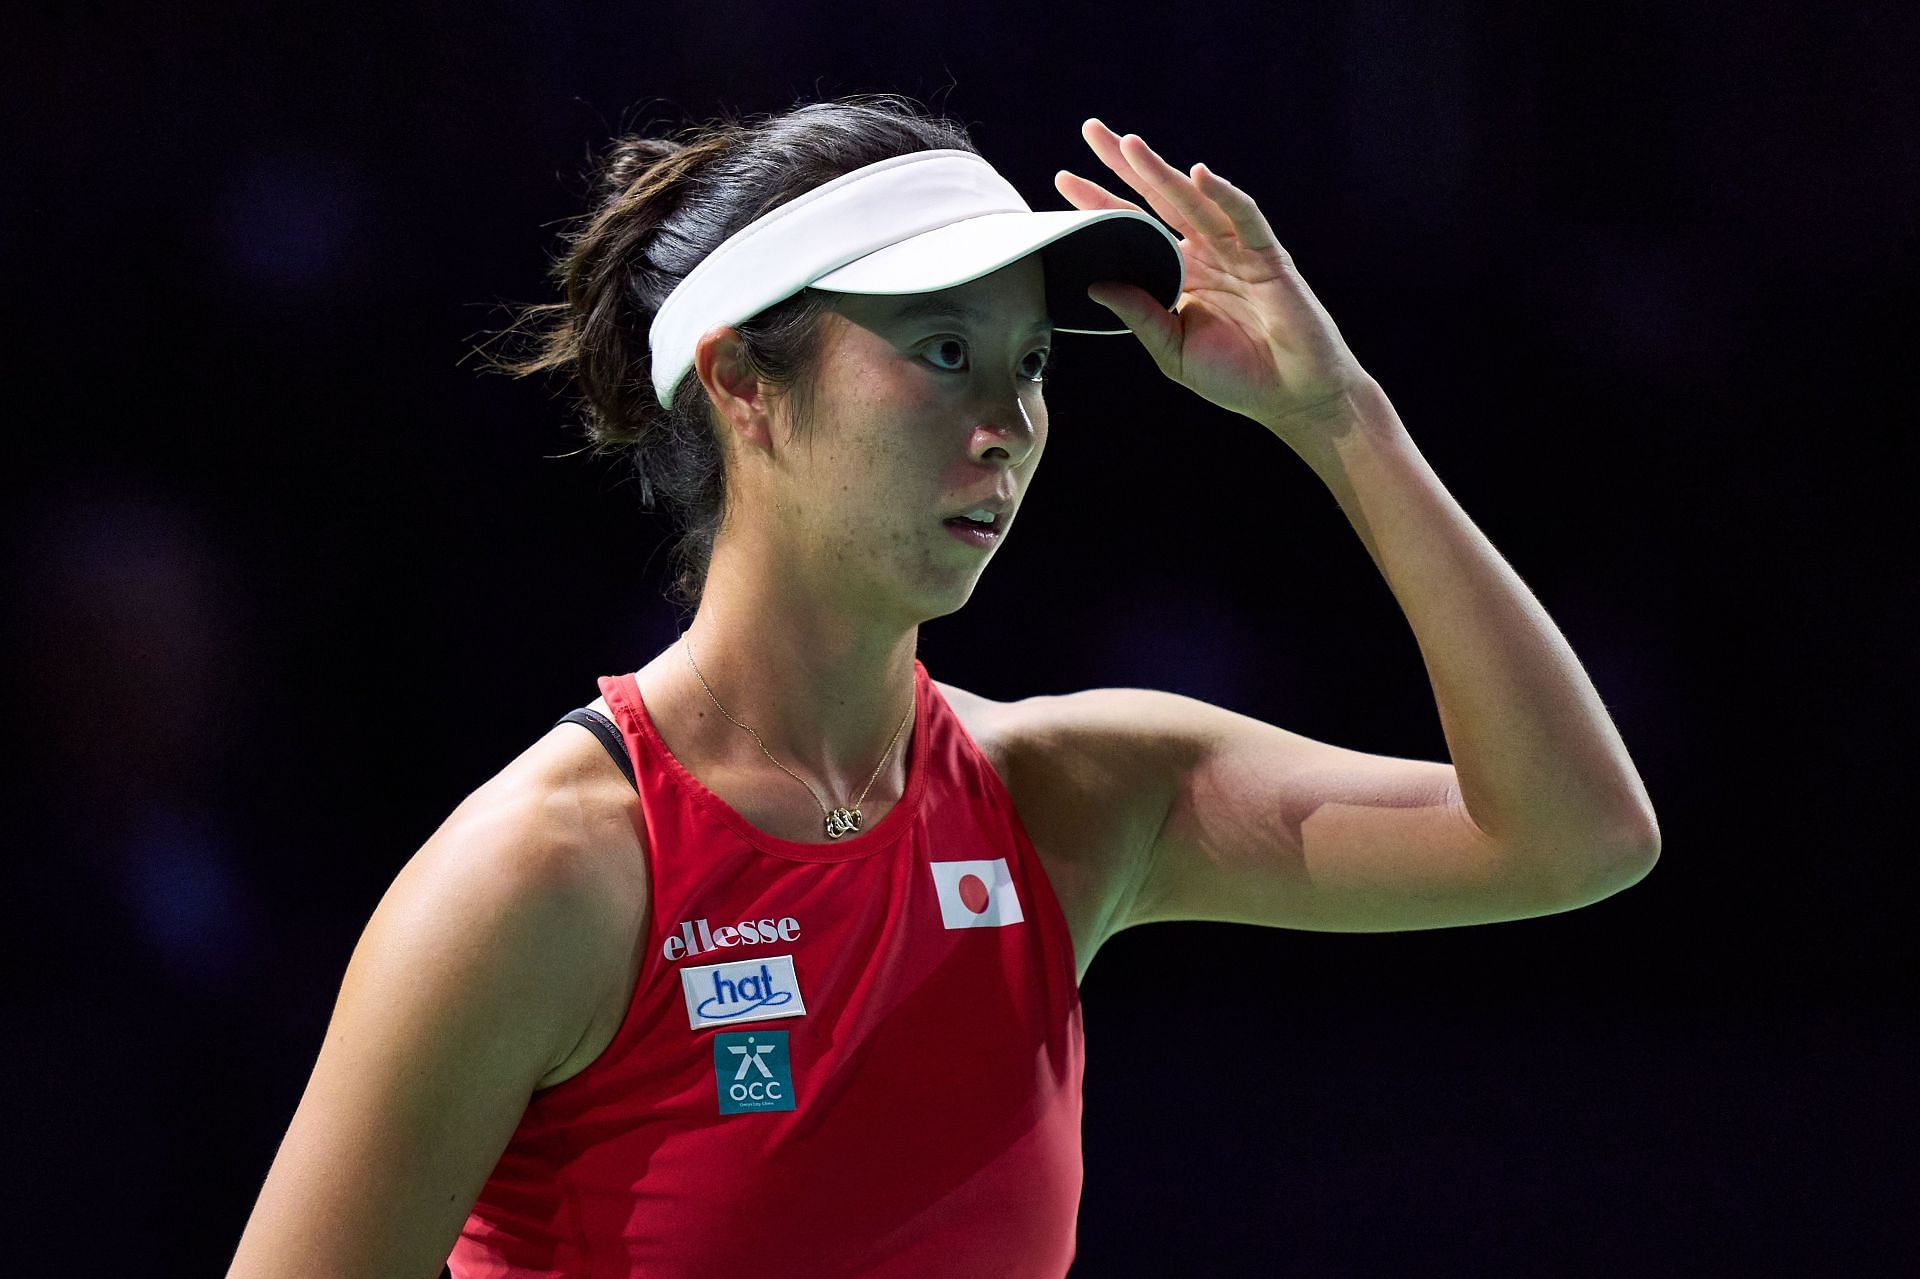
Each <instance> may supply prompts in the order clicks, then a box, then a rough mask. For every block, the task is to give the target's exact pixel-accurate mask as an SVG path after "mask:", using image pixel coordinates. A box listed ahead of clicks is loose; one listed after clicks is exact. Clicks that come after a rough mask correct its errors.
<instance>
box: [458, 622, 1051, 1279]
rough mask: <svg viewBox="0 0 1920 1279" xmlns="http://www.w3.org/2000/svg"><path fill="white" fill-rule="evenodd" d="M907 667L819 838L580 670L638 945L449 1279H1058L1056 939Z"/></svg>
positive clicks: (1021, 834) (627, 681) (943, 723)
mask: <svg viewBox="0 0 1920 1279" xmlns="http://www.w3.org/2000/svg"><path fill="white" fill-rule="evenodd" d="M913 667H914V698H915V714H914V719H913V723H912V725H911V726H910V728H909V730H908V731H909V733H910V734H911V737H910V743H909V744H910V750H909V756H908V767H907V781H906V790H905V793H904V794H903V795H902V796H901V798H900V801H899V802H898V803H896V804H895V805H894V806H893V808H891V809H890V810H889V811H888V812H887V813H886V814H885V815H884V816H882V817H881V818H880V820H879V821H878V822H876V823H875V824H874V825H873V826H872V827H871V828H869V829H867V830H865V831H862V832H859V833H857V834H853V835H848V836H846V837H844V838H841V839H839V840H836V841H833V842H830V843H828V842H822V843H801V842H797V841H793V840H787V839H780V838H777V837H775V836H772V835H769V834H766V833H764V832H762V831H760V830H758V829H756V828H755V827H754V826H753V825H752V824H750V823H749V822H748V821H747V820H746V818H744V817H743V816H741V814H740V813H738V812H737V811H735V810H734V809H733V808H732V807H731V806H730V805H728V804H727V803H726V802H725V801H724V800H722V799H721V798H720V797H719V796H718V795H715V794H714V793H713V792H711V791H709V790H708V789H707V788H706V787H705V786H703V785H702V784H701V783H700V782H699V780H698V779H696V778H695V777H694V776H693V775H692V774H691V773H689V772H688V771H687V770H686V769H685V768H684V767H683V766H682V765H681V763H680V761H679V760H677V759H675V758H674V757H673V755H672V753H671V752H669V751H668V750H667V748H666V745H665V743H664V742H662V740H661V738H660V734H659V732H658V731H657V729H656V728H655V726H654V723H653V721H652V719H651V717H650V716H649V714H648V712H647V708H646V704H645V703H644V702H643V701H642V699H641V696H640V689H639V685H638V683H637V682H636V680H635V678H634V676H633V675H632V674H627V675H621V676H605V677H602V678H601V679H600V680H599V681H598V682H599V687H600V692H601V694H602V695H603V696H604V697H605V698H606V700H607V705H608V707H609V709H610V710H611V711H612V721H611V723H609V722H608V721H607V719H606V717H603V716H599V715H597V714H596V713H595V712H591V711H587V712H585V713H584V714H583V713H582V712H581V711H574V712H570V713H569V714H568V715H567V716H566V717H564V719H565V720H574V721H576V722H581V723H583V724H586V725H587V726H588V727H590V728H592V729H593V730H594V731H595V732H596V733H598V734H599V735H600V736H601V738H602V740H603V741H604V742H606V743H607V745H608V748H609V750H610V751H612V752H613V754H614V758H615V760H616V761H617V762H619V763H620V764H621V765H622V767H623V769H624V770H625V771H627V772H628V775H629V780H632V781H633V782H634V785H635V789H636V791H637V797H636V802H635V805H634V811H633V820H634V822H635V824H636V826H637V827H639V828H640V830H641V832H642V834H643V836H644V839H643V845H644V848H645V856H646V869H647V876H648V883H649V885H650V889H651V892H650V902H649V916H648V920H647V924H646V930H647V936H646V939H645V950H644V952H643V958H642V960H641V964H640V971H639V977H638V980H637V981H636V983H635V985H634V989H633V995H632V1000H631V1002H630V1004H629V1006H628V1008H627V1013H626V1019H625V1020H624V1021H623V1022H622V1023H621V1026H620V1028H619V1030H618V1032H617V1033H616V1034H615V1036H614V1038H613V1040H612V1042H611V1043H610V1044H608V1046H607V1048H606V1050H605V1051H604V1052H602V1053H601V1054H600V1055H599V1057H597V1058H596V1059H595V1060H594V1061H593V1062H592V1063H591V1064H589V1065H588V1066H587V1067H586V1068H585V1069H584V1070H582V1071H580V1072H579V1073H578V1074H576V1075H574V1076H573V1077H572V1078H570V1079H566V1080H563V1081H561V1082H560V1083H558V1084H556V1085H554V1086H553V1087H551V1088H547V1089H543V1090H540V1091H537V1092H535V1093H534V1094H533V1097H532V1099H531V1101H530V1102H529V1103H528V1106H527V1109H526V1113H525V1114H524V1116H523V1117H522V1118H521V1121H520V1125H519V1127H518V1128H517V1129H516V1130H515V1131H514V1134H513V1136H512V1138H511V1140H510V1141H509V1143H508V1145H507V1148H506V1150H505V1151H504V1153H502V1155H501V1156H500V1160H499V1163H498V1164H497V1165H496V1166H495V1168H494V1170H493V1173H492V1175H491V1176H490V1177H489V1178H488V1180H487V1183H486V1185H485V1186H484V1187H483V1188H482V1190H481V1192H480V1195H479V1198H478V1200H477V1201H476V1202H475V1204H474V1207H473V1211H472V1213H471V1215H470V1216H469V1217H468V1219H467V1222H466V1224H465V1226H464V1227H463V1228H462V1230H461V1234H460V1238H459V1240H458V1241H457V1242H456V1244H455V1246H454V1249H453V1254H452V1256H451V1257H449V1258H448V1266H449V1268H450V1270H451V1272H452V1275H453V1279H530V1277H531V1276H536V1275H537V1276H569V1277H572V1276H578V1277H580V1279H587V1277H589V1276H591V1277H593V1279H605V1277H610V1276H629V1275H632V1276H647V1277H648V1279H694V1277H696V1276H699V1277H705V1276H718V1275H732V1274H749V1273H768V1274H778V1275H780V1276H781V1277H782V1279H802V1277H803V1276H813V1275H819V1276H827V1275H832V1276H848V1275H862V1276H915V1277H916V1279H937V1277H939V1276H969V1277H975V1279H977V1277H978V1276H981V1275H992V1276H995V1279H1024V1277H1026V1276H1035V1277H1038V1276H1051V1277H1057V1276H1060V1275H1064V1274H1065V1273H1066V1271H1067V1267H1068V1264H1069V1262H1070V1261H1071V1260H1072V1258H1073V1254H1074V1243H1075V1239H1074V1224H1075V1215H1076V1212H1077V1210H1078V1206H1079V1199H1080V1189H1081V1149H1080V1118H1081V1079H1082V1072H1083V1067H1084V1058H1085V1041H1084V1031H1083V1026H1082V1018H1081V1008H1080V999H1079V990H1078V985H1077V982H1076V980H1075V976H1074V959H1073V943H1072V938H1071V935H1070V934H1069V932H1068V930H1067V923H1066V918H1065V916H1064V914H1063V913H1062V912H1061V909H1060V905H1059V903H1058V901H1057V900H1056V899H1055V897H1054V894H1053V890H1052V888H1051V886H1050V885H1049V883H1048V881H1047V876H1046V872H1045V870H1044V869H1043V868H1042V866H1041V863H1040V860H1039V857H1038V856H1037V855H1036V854H1035V852H1034V848H1033V844H1032V841H1031V840H1029V838H1028V837H1027V833H1026V830H1025V829H1024V827H1023V826H1022V825H1021V822H1020V818H1019V816H1018V814H1017V813H1015V811H1014V808H1013V804H1012V802H1011V800H1010V798H1009V796H1008V793H1007V790H1006V787H1005V786H1004V785H1003V784H1002V782H1001V780H1000V777H999V776H998V774H996V773H995V772H994V770H993V767H992V766H991V765H990V764H989V763H988V762H987V759H986V756H985V755H984V754H982V752H981V750H980V748H979V746H978V744H977V743H975V741H974V740H973V738H972V737H971V736H970V735H969V734H968V733H967V731H966V729H965V728H964V727H963V726H962V725H961V723H960V720H959V717H958V716H957V715H955V714H954V712H953V708H952V707H951V706H950V705H949V704H948V703H947V700H946V698H945V697H943V696H942V695H941V693H940V691H939V689H938V688H937V687H935V685H934V683H933V681H932V679H931V678H930V677H929V676H928V675H927V671H926V668H925V667H924V666H922V665H921V663H920V662H919V661H918V660H916V661H915V662H914V664H913ZM596 721H597V722H596Z"/></svg>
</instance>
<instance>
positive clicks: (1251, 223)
mask: <svg viewBox="0 0 1920 1279" xmlns="http://www.w3.org/2000/svg"><path fill="white" fill-rule="evenodd" d="M1193 180H1194V184H1195V185H1196V186H1198V187H1199V188H1200V189H1201V190H1202V191H1207V192H1210V193H1211V194H1212V196H1213V199H1214V202H1215V203H1216V204H1218V205H1219V206H1220V207H1221V209H1223V210H1225V212H1226V215H1227V216H1228V217H1230V218H1232V219H1233V229H1234V230H1235V231H1236V232H1237V233H1238V234H1239V236H1240V243H1241V244H1243V245H1245V246H1246V247H1247V248H1249V249H1251V250H1252V251H1253V252H1255V253H1265V252H1266V251H1267V250H1269V249H1280V239H1279V237H1278V236H1276V235H1274V233H1273V226H1272V225H1271V224H1270V223H1269V222H1268V221H1267V215H1266V214H1264V213H1262V212H1260V206H1259V205H1257V204H1255V203H1254V202H1253V197H1252V196H1250V195H1248V194H1247V193H1246V192H1245V191H1242V190H1241V189H1240V188H1239V187H1237V186H1235V185H1233V183H1231V182H1229V181H1227V180H1226V179H1225V178H1223V177H1221V176H1220V175H1219V174H1217V173H1215V172H1214V171H1213V170H1212V169H1209V168H1208V167H1207V166H1206V165H1205V164H1196V165H1194V166H1193ZM1280 251H1281V252H1282V253H1285V252H1286V250H1285V249H1280Z"/></svg>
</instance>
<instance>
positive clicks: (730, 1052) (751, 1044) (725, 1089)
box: [713, 1030, 793, 1115]
mask: <svg viewBox="0 0 1920 1279" xmlns="http://www.w3.org/2000/svg"><path fill="white" fill-rule="evenodd" d="M713 1082H714V1085H715V1087H716V1088H717V1089H718V1090H719V1093H720V1113H721V1114H723V1115H740V1114H745V1113H747V1112H749V1111H755V1110H792V1109H793V1065H792V1063H791V1062H790V1061H789V1060H788V1059H787V1032H786V1031H784V1030H732V1031H725V1030H723V1031H721V1032H720V1033H719V1034H717V1035H715V1036H714V1037H713Z"/></svg>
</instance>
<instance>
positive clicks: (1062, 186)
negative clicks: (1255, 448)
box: [1054, 119, 1373, 446]
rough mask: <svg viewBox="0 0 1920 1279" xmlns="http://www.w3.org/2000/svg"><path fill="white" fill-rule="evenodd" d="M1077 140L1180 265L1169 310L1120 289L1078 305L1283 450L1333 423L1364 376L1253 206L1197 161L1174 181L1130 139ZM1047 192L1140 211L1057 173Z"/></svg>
mask: <svg viewBox="0 0 1920 1279" xmlns="http://www.w3.org/2000/svg"><path fill="white" fill-rule="evenodd" d="M1080 132H1081V135H1082V136H1083V137H1085V138H1086V140H1087V145H1089V146H1091V147H1092V148H1093V152H1094V154H1095V155H1097V156H1098V157H1099V158H1100V159H1101V161H1103V162H1104V163H1105V164H1106V166H1107V167H1108V168H1109V169H1112V170H1113V172H1114V173H1115V174H1116V175H1118V176H1119V178H1120V180H1121V181H1122V182H1125V183H1126V184H1127V185H1128V186H1130V187H1132V188H1133V189H1134V191H1136V192H1138V193H1139V195H1140V196H1141V197H1142V198H1143V199H1145V200H1146V202H1147V204H1148V205H1149V206H1150V208H1151V210H1152V212H1153V213H1154V214H1156V215H1157V216H1158V217H1159V218H1160V220H1161V221H1163V222H1165V223H1166V224H1167V225H1168V226H1169V227H1171V228H1172V229H1173V230H1174V232H1176V233H1177V234H1178V235H1179V236H1180V237H1181V241H1180V253H1181V256H1182V257H1183V258H1185V260H1186V287H1185V289H1184V291H1183V292H1182V293H1181V295H1180V299H1179V301H1178V302H1177V303H1176V309H1175V310H1174V311H1173V312H1169V311H1167V310H1166V309H1165V308H1164V307H1162V306H1161V304H1160V303H1159V301H1158V300H1157V299H1155V298H1154V297H1152V296H1151V295H1150V294H1148V293H1147V291H1146V290H1144V289H1140V288H1137V287H1135V286H1133V285H1129V284H1120V283H1117V282H1108V283H1102V284H1096V285H1095V286H1094V287H1093V288H1091V289H1089V290H1088V291H1087V292H1088V296H1090V297H1091V298H1093V300H1094V301H1096V302H1098V303H1100V304H1101V305H1102V306H1104V307H1106V308H1107V309H1108V310H1109V311H1112V312H1113V313H1114V314H1115V315H1117V316H1119V317H1120V320H1121V322H1122V323H1124V324H1125V325H1126V326H1127V328H1128V329H1129V330H1130V331H1131V332H1132V333H1133V335H1134V336H1135V337H1137V338H1139V339H1140V342H1141V344H1142V345H1144V346H1145V347H1146V348H1147V353H1148V354H1149V355H1151V356H1152V357H1153V362H1154V363H1155V364H1156V365H1158V366H1159V368H1160V371H1161V372H1163V373H1165V374H1166V375H1167V376H1168V377H1170V378H1172V379H1173V380H1174V381H1176V382H1178V383H1180V385H1182V386H1184V387H1186V388H1188V389H1189V390H1191V391H1193V392H1194V393H1195V394H1196V395H1199V396H1200V397H1201V398H1203V399H1206V400H1210V401H1211V402H1213V403H1215V404H1218V405H1219V406H1221V407H1222V408H1225V409H1230V410H1232V411H1233V412H1235V413H1240V414H1244V415H1245V416H1247V417H1250V418H1252V419H1254V420H1255V421H1256V422H1259V423H1261V424H1262V425H1264V426H1266V427H1267V428H1268V429H1269V430H1271V431H1273V432H1274V433H1275V434H1276V435H1279V436H1280V437H1281V438H1282V439H1286V440H1288V442H1289V443H1294V444H1296V446H1297V445H1298V443H1301V442H1304V440H1303V438H1302V436H1301V434H1300V433H1301V432H1305V433H1307V434H1308V435H1311V434H1312V433H1313V432H1314V431H1315V428H1316V426H1319V425H1322V424H1325V425H1328V426H1333V425H1334V424H1335V423H1337V422H1338V421H1340V420H1341V419H1342V417H1343V416H1344V414H1345V413H1346V412H1348V411H1350V409H1351V406H1352V403H1353V397H1354V396H1356V395H1357V394H1359V393H1360V392H1361V391H1363V390H1364V389H1365V388H1367V387H1369V386H1370V385H1372V384H1373V379H1372V378H1371V377H1370V376H1369V375H1368V374H1367V372H1366V370H1364V369H1363V368H1361V367H1360V361H1359V360H1357V359H1356V358H1354V354H1353V352H1352V351H1351V350H1349V349H1348V347H1347V344H1346V341H1345V340H1344V339H1343V338H1342V337H1341V336H1340V330H1339V329H1338V328H1337V327H1335V325H1334V323H1333V317H1332V316H1330V315H1328V314H1327V310H1326V308H1325V307H1323V306H1321V305H1320V299H1318V298H1316V297H1315V296H1314V295H1313V290H1312V289H1310V288H1308V287H1307V282H1306V281H1305V280H1304V279H1302V278H1301V276H1300V273H1299V271H1298V270H1296V269H1295V268H1294V265H1293V258H1292V256H1291V255H1289V254H1288V252H1287V251H1286V249H1284V248H1282V247H1281V245H1280V241H1279V240H1278V239H1277V238H1276V237H1275V236H1274V234H1273V228H1272V227H1271V226H1269V225H1268V224H1267V219H1266V216H1265V215H1264V214H1262V213H1261V212H1260V206H1259V205H1257V204H1255V203H1254V202H1253V197H1252V196H1249V195H1248V194H1247V193H1246V192H1244V191H1242V190H1241V189H1240V188H1239V187H1236V186H1234V185H1233V184H1232V183H1231V182H1228V181H1227V180H1226V179H1224V178H1222V177H1220V176H1219V175H1218V174H1216V173H1214V172H1213V171H1212V170H1211V169H1209V168H1207V166H1206V165H1204V164H1196V165H1194V166H1193V171H1192V173H1191V174H1187V173H1182V172H1181V171H1180V170H1178V169H1176V168H1174V167H1173V166H1172V165H1170V164H1168V163H1167V162H1166V161H1165V160H1162V159H1161V158H1160V157H1159V155H1157V154H1156V153H1155V152H1154V150H1153V148H1152V147H1150V146H1148V145H1147V144H1146V142H1145V140H1143V139H1142V138H1141V137H1140V135H1139V134H1137V133H1129V134H1127V135H1125V136H1124V137H1122V136H1120V135H1118V134H1115V133H1114V132H1113V131H1112V130H1111V129H1109V128H1107V126H1106V125H1104V124H1102V123H1101V122H1100V121H1099V120H1097V119H1089V120H1088V121H1087V122H1086V123H1085V124H1084V125H1082V126H1081V128H1080ZM1054 185H1055V186H1056V187H1058V188H1059V190H1060V194H1062V195H1064V196H1065V197H1066V198H1067V199H1068V200H1069V201H1071V202H1072V203H1073V205H1074V206H1075V207H1076V208H1080V209H1132V210H1134V211H1135V212H1140V213H1144V212H1147V210H1145V209H1142V208H1141V207H1140V206H1139V205H1137V204H1134V203H1133V202H1132V201H1129V200H1123V199H1121V198H1120V197H1118V196H1116V195H1114V194H1113V193H1112V192H1110V191H1108V190H1106V189H1105V188H1104V187H1102V186H1100V185H1099V184H1098V183H1095V182H1090V181H1088V180H1087V179H1086V178H1083V177H1080V176H1078V175H1076V174H1074V173H1070V172H1068V171H1067V170H1065V169H1062V170H1060V172H1059V173H1058V174H1056V175H1055V177H1054ZM1289 437H1292V438H1289Z"/></svg>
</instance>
